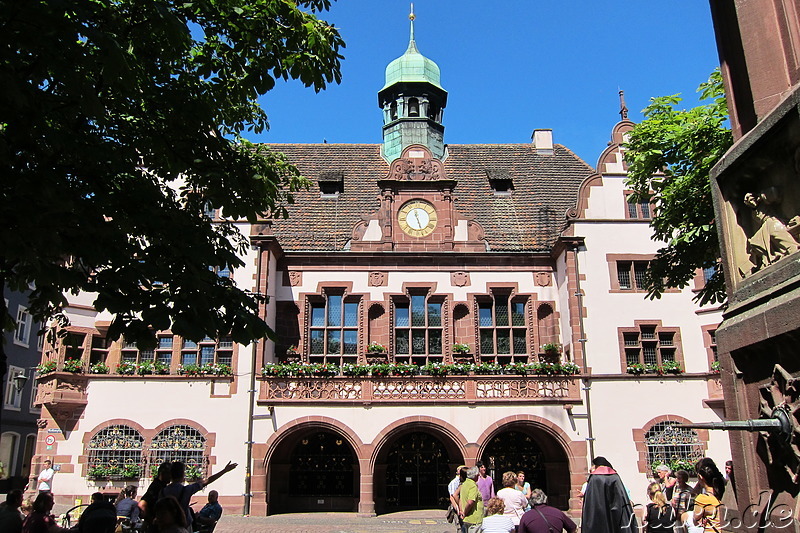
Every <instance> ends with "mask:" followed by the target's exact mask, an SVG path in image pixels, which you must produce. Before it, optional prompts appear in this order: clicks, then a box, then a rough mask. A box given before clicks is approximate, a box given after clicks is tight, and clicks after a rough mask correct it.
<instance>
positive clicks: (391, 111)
mask: <svg viewBox="0 0 800 533" xmlns="http://www.w3.org/2000/svg"><path fill="white" fill-rule="evenodd" d="M389 114H390V115H391V117H392V120H397V102H392V105H391V106H389Z"/></svg>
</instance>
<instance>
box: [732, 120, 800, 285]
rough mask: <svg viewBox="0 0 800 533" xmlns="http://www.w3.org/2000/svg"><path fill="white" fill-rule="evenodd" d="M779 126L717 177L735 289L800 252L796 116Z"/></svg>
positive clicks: (799, 160)
mask: <svg viewBox="0 0 800 533" xmlns="http://www.w3.org/2000/svg"><path fill="white" fill-rule="evenodd" d="M780 122H781V125H780V126H779V127H776V128H774V129H773V130H772V131H771V133H770V135H769V136H765V137H763V138H762V139H761V141H760V142H759V143H758V144H754V145H752V146H744V147H742V148H741V149H740V151H739V152H736V150H735V149H734V153H733V154H732V155H731V156H726V157H729V159H728V160H729V161H733V162H732V163H730V164H728V166H727V167H724V168H723V170H722V171H721V173H720V175H719V176H718V177H717V178H716V179H717V182H718V184H719V188H720V192H721V194H722V198H723V203H722V204H721V207H722V213H723V219H724V232H725V234H726V238H725V240H726V244H727V248H728V250H727V252H728V253H727V255H728V257H729V258H728V266H729V273H730V274H731V276H732V277H733V278H734V279H733V280H732V281H733V282H734V287H735V286H736V285H737V284H738V283H739V282H741V281H742V280H744V279H746V278H747V277H749V276H752V275H753V274H755V273H757V272H760V271H762V270H764V269H765V268H767V267H769V266H770V265H773V264H775V263H777V262H778V261H780V260H781V259H783V258H785V257H787V256H789V255H792V254H794V253H795V252H797V251H798V249H800V216H799V215H800V179H798V178H800V117H798V115H797V112H794V113H788V114H787V115H786V116H784V118H783V119H782V120H781V121H780ZM723 161H725V160H723Z"/></svg>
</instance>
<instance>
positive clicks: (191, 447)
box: [150, 424, 208, 480]
mask: <svg viewBox="0 0 800 533" xmlns="http://www.w3.org/2000/svg"><path fill="white" fill-rule="evenodd" d="M205 451H206V439H205V437H203V435H202V434H201V433H200V431H199V430H198V429H195V428H193V427H191V426H187V425H183V424H181V425H175V426H170V427H168V428H165V429H163V430H161V431H160V432H159V433H158V435H156V436H155V437H153V443H152V444H151V445H150V465H151V466H150V468H151V469H156V468H158V465H160V464H161V463H163V462H165V461H169V462H172V461H181V462H182V463H183V464H185V465H186V478H187V479H190V480H191V479H200V478H203V477H205V475H206V465H207V464H208V460H207V458H206V456H205Z"/></svg>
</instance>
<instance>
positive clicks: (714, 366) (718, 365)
mask: <svg viewBox="0 0 800 533" xmlns="http://www.w3.org/2000/svg"><path fill="white" fill-rule="evenodd" d="M721 370H722V363H720V362H719V361H714V362H713V363H711V372H712V373H713V374H719V373H720V371H721Z"/></svg>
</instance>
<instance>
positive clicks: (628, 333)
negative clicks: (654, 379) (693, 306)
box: [620, 324, 680, 367]
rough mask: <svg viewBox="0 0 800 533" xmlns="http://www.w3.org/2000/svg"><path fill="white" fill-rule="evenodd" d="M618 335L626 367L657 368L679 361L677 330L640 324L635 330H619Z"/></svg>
mask: <svg viewBox="0 0 800 533" xmlns="http://www.w3.org/2000/svg"><path fill="white" fill-rule="evenodd" d="M620 333H621V341H622V350H623V352H624V362H625V365H626V366H630V365H632V364H635V363H640V364H643V365H650V366H652V367H657V366H661V365H663V364H664V363H670V362H673V361H680V341H679V335H680V334H679V329H678V328H664V327H661V326H660V325H655V324H641V325H639V326H638V327H636V328H620Z"/></svg>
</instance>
